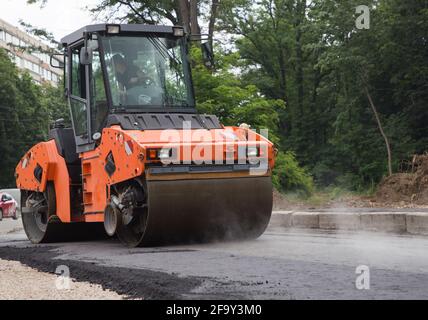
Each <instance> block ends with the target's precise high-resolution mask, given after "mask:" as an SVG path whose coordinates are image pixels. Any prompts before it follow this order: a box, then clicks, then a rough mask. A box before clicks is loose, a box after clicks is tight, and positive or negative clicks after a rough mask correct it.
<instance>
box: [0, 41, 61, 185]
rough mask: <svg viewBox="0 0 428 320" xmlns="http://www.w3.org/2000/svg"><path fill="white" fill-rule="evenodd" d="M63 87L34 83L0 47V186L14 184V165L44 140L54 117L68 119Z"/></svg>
mask: <svg viewBox="0 0 428 320" xmlns="http://www.w3.org/2000/svg"><path fill="white" fill-rule="evenodd" d="M62 95H63V93H62V90H61V89H60V88H52V87H50V86H47V85H46V86H43V87H41V86H39V85H37V84H35V83H34V82H33V80H32V78H31V76H30V75H29V74H27V73H20V72H19V71H18V69H17V68H16V67H15V65H14V64H13V63H12V62H11V61H10V58H9V56H8V54H7V53H6V52H5V51H4V50H2V49H0V114H1V115H0V168H1V172H0V186H2V187H13V186H14V184H15V183H14V176H13V173H14V171H15V167H16V165H17V163H18V161H19V159H21V157H22V156H23V155H24V154H25V152H27V150H28V149H29V148H31V147H32V146H33V145H35V144H36V143H38V142H40V141H43V140H46V138H47V135H48V130H49V125H50V123H51V121H52V120H54V119H57V117H64V118H65V119H67V115H66V110H67V108H66V107H65V103H64V102H63V100H64V99H63V98H61V96H62Z"/></svg>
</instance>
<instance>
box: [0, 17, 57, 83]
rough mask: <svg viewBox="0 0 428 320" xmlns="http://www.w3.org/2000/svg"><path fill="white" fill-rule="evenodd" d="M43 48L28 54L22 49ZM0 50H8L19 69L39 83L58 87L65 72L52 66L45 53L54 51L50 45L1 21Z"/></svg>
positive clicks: (48, 56)
mask: <svg viewBox="0 0 428 320" xmlns="http://www.w3.org/2000/svg"><path fill="white" fill-rule="evenodd" d="M25 47H31V48H41V50H39V52H37V50H35V51H33V52H31V53H30V52H27V51H24V50H22V49H20V48H25ZM0 48H4V49H6V50H7V51H8V52H9V54H10V55H11V58H12V59H13V60H14V62H15V64H16V66H17V67H18V68H19V69H22V70H27V71H28V72H29V73H30V75H31V76H32V77H33V79H34V81H35V82H37V83H40V84H42V83H44V82H50V83H51V84H52V85H55V86H56V85H57V84H58V81H60V78H61V76H62V75H63V71H62V70H61V69H57V68H53V67H51V65H50V55H49V54H48V53H44V52H47V51H50V50H52V48H50V47H49V46H48V45H46V44H45V43H43V42H42V41H40V40H38V39H37V38H35V37H33V36H31V35H29V34H28V33H26V32H24V31H22V30H20V29H18V28H17V27H14V26H12V25H11V24H9V23H7V22H6V21H4V20H2V19H0Z"/></svg>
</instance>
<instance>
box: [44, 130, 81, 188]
mask: <svg viewBox="0 0 428 320" xmlns="http://www.w3.org/2000/svg"><path fill="white" fill-rule="evenodd" d="M52 139H53V140H55V144H56V147H57V149H58V153H59V154H60V155H61V156H62V157H63V158H64V160H65V163H66V164H67V169H68V174H69V175H70V178H71V180H72V181H73V182H76V183H81V176H80V175H81V172H82V168H81V160H80V158H79V154H78V153H77V152H76V140H75V138H74V131H73V129H72V128H63V127H57V128H53V129H51V130H50V132H49V140H52Z"/></svg>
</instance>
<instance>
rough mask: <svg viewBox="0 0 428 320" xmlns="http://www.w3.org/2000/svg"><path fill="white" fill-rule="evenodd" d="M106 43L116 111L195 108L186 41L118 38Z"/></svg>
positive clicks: (109, 76) (104, 43)
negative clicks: (186, 57)
mask: <svg viewBox="0 0 428 320" xmlns="http://www.w3.org/2000/svg"><path fill="white" fill-rule="evenodd" d="M102 43H103V46H104V55H105V56H104V59H105V62H106V66H107V74H108V80H109V81H108V82H109V85H110V91H111V96H112V101H113V108H125V109H126V107H132V108H138V109H139V108H145V107H146V108H147V107H156V108H165V107H172V108H179V107H194V102H193V97H192V91H191V86H190V75H189V69H188V68H189V66H188V63H187V60H186V59H183V57H184V55H185V50H184V41H183V40H182V39H176V38H166V37H163V38H159V37H158V36H156V37H154V36H153V37H151V36H147V37H128V36H115V37H105V38H103V39H102Z"/></svg>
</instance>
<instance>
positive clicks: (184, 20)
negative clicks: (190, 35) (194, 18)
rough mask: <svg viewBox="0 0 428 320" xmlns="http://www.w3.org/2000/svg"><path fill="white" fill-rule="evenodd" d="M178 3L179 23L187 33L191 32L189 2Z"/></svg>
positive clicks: (180, 0)
mask: <svg viewBox="0 0 428 320" xmlns="http://www.w3.org/2000/svg"><path fill="white" fill-rule="evenodd" d="M177 1H178V14H179V16H178V21H179V23H180V24H181V25H182V26H183V27H184V28H185V29H186V32H191V29H190V7H189V1H188V0H177Z"/></svg>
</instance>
